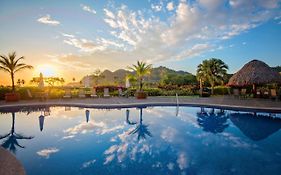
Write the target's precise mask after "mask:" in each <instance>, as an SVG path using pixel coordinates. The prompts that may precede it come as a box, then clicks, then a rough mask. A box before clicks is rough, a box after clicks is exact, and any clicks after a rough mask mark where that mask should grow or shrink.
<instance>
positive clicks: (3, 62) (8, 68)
mask: <svg viewBox="0 0 281 175" xmlns="http://www.w3.org/2000/svg"><path fill="white" fill-rule="evenodd" d="M23 59H24V57H23V56H22V57H20V58H18V59H16V52H13V53H10V54H9V55H8V56H5V55H0V69H1V70H3V71H5V72H8V73H9V74H10V75H11V79H12V88H13V92H15V82H14V78H15V73H17V72H19V71H20V70H23V69H32V68H33V67H32V66H31V65H27V64H24V63H19V61H20V60H23Z"/></svg>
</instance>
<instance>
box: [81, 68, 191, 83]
mask: <svg viewBox="0 0 281 175" xmlns="http://www.w3.org/2000/svg"><path fill="white" fill-rule="evenodd" d="M132 73H133V72H130V71H127V70H124V69H118V70H116V71H114V72H111V71H110V70H104V71H103V72H102V73H101V75H100V78H98V84H124V83H125V78H126V75H127V74H132ZM167 74H178V75H184V74H191V73H189V72H185V71H175V70H173V69H169V68H166V67H163V66H160V67H156V68H152V71H151V74H150V76H149V77H148V78H147V81H148V82H151V83H154V82H159V81H160V80H161V78H162V77H163V76H164V75H167ZM89 79H90V80H91V83H90V84H94V83H95V80H94V76H93V75H90V78H89ZM81 81H82V82H84V81H85V77H84V78H83V79H82V80H81Z"/></svg>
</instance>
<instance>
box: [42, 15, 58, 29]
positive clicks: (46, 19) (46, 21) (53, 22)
mask: <svg viewBox="0 0 281 175" xmlns="http://www.w3.org/2000/svg"><path fill="white" fill-rule="evenodd" d="M37 21H38V22H40V23H43V24H47V25H52V26H57V25H59V24H60V22H59V21H56V20H53V19H52V18H51V16H50V15H49V14H47V15H46V16H43V17H41V18H39V19H37Z"/></svg>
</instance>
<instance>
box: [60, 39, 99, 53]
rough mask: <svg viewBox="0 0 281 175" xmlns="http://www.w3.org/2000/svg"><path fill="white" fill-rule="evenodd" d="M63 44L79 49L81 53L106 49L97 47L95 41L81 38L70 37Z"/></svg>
mask: <svg viewBox="0 0 281 175" xmlns="http://www.w3.org/2000/svg"><path fill="white" fill-rule="evenodd" d="M63 42H64V43H65V44H68V45H71V46H74V47H76V48H79V49H80V51H81V52H95V51H97V50H104V49H105V47H104V46H101V45H97V44H95V43H94V42H93V41H91V40H87V39H84V38H82V39H80V38H76V37H72V36H71V37H70V36H68V37H67V38H66V39H64V40H63Z"/></svg>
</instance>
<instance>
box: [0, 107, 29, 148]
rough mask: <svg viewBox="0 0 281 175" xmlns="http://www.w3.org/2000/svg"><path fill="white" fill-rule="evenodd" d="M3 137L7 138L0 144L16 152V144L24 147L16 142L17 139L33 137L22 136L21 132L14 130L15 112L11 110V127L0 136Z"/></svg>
mask: <svg viewBox="0 0 281 175" xmlns="http://www.w3.org/2000/svg"><path fill="white" fill-rule="evenodd" d="M4 138H7V139H6V140H5V141H4V142H3V143H2V146H3V147H4V148H6V149H9V150H10V151H12V152H13V153H16V150H17V148H16V146H18V147H20V148H24V146H22V145H20V144H19V143H18V140H19V139H20V140H22V139H27V140H30V139H33V138H34V137H32V136H31V137H27V136H24V135H22V134H18V133H16V132H15V113H14V112H12V128H11V131H10V133H8V134H5V135H3V136H0V140H1V139H4Z"/></svg>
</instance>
